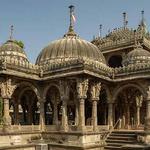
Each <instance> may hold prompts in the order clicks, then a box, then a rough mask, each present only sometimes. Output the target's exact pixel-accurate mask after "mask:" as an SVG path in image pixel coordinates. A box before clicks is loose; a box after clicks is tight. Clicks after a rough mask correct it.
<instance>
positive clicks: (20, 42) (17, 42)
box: [14, 40, 24, 48]
mask: <svg viewBox="0 0 150 150" xmlns="http://www.w3.org/2000/svg"><path fill="white" fill-rule="evenodd" d="M14 42H15V43H16V44H17V45H18V46H20V47H21V48H24V43H23V42H22V41H17V40H15V41H14Z"/></svg>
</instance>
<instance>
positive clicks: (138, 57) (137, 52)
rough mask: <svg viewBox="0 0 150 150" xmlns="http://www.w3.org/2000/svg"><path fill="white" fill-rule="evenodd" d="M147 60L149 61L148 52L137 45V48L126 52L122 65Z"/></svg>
mask: <svg viewBox="0 0 150 150" xmlns="http://www.w3.org/2000/svg"><path fill="white" fill-rule="evenodd" d="M148 62H150V52H148V51H147V50H144V49H143V48H142V47H141V46H140V45H138V46H137V48H135V49H134V50H132V51H130V52H129V53H128V54H127V57H126V58H125V60H124V65H129V64H136V63H148Z"/></svg>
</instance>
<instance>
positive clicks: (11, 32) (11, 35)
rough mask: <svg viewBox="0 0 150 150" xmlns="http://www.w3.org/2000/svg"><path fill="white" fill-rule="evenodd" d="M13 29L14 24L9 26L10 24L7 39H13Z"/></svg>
mask: <svg viewBox="0 0 150 150" xmlns="http://www.w3.org/2000/svg"><path fill="white" fill-rule="evenodd" d="M13 31H14V26H13V25H11V26H10V36H9V39H10V40H12V39H13Z"/></svg>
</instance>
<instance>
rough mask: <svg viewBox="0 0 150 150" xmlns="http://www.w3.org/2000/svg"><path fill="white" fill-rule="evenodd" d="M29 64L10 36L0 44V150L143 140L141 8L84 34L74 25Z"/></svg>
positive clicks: (148, 136) (146, 43)
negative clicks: (88, 36) (135, 17)
mask: <svg viewBox="0 0 150 150" xmlns="http://www.w3.org/2000/svg"><path fill="white" fill-rule="evenodd" d="M69 10H70V25H69V28H68V31H67V32H66V33H65V34H64V35H63V36H62V38H60V39H58V40H55V41H53V42H51V43H50V44H49V45H48V46H46V47H45V48H43V50H42V51H41V52H40V54H39V55H38V57H37V60H36V63H35V64H32V63H30V61H29V60H28V58H27V55H26V53H25V51H24V48H23V45H20V44H19V43H18V42H17V41H16V40H15V39H14V37H13V26H11V31H10V38H9V39H8V41H6V42H5V43H4V44H2V45H1V46H0V122H1V125H0V150H10V149H12V150H66V149H68V150H83V149H84V150H87V149H88V150H104V149H109V150H112V149H115V150H116V149H120V150H123V149H124V150H125V149H126V150H128V149H132V150H133V149H134V150H137V149H138V150H140V149H142V150H143V149H149V148H150V147H149V144H150V34H149V32H148V30H147V25H146V23H145V18H144V11H142V12H141V16H142V17H141V21H140V24H139V25H138V27H137V28H136V29H134V30H133V29H130V28H128V21H127V16H126V13H125V12H124V13H123V27H121V28H116V29H114V30H113V31H112V32H109V33H108V34H107V35H106V36H104V37H103V36H102V25H100V28H99V29H100V32H99V36H98V37H95V38H94V39H93V40H92V41H91V42H88V41H86V40H84V39H82V38H80V36H78V34H77V33H76V32H75V31H74V16H73V15H74V6H72V5H71V6H69Z"/></svg>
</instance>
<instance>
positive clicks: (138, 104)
mask: <svg viewBox="0 0 150 150" xmlns="http://www.w3.org/2000/svg"><path fill="white" fill-rule="evenodd" d="M142 102H143V96H142V95H141V96H137V97H136V126H137V127H138V126H139V125H140V108H141V107H142Z"/></svg>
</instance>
